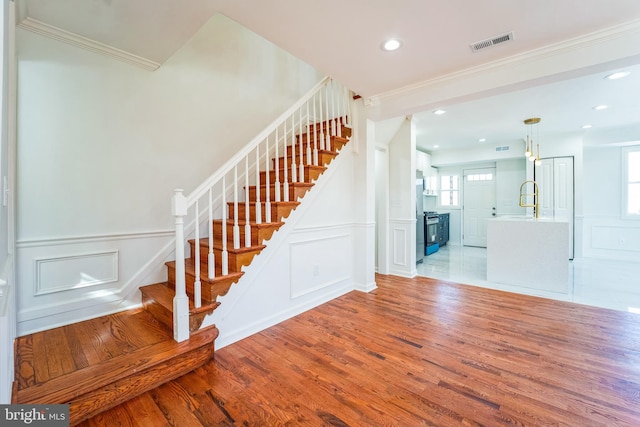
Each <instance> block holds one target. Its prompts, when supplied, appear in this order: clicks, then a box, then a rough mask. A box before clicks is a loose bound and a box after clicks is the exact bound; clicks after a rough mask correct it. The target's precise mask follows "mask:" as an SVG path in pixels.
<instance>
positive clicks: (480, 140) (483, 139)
mask: <svg viewBox="0 0 640 427" xmlns="http://www.w3.org/2000/svg"><path fill="white" fill-rule="evenodd" d="M478 142H487V138H480V139H479V140H478Z"/></svg>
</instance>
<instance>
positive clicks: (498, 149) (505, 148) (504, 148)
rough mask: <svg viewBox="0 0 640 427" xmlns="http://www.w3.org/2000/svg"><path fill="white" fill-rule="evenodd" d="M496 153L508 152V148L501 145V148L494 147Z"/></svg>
mask: <svg viewBox="0 0 640 427" xmlns="http://www.w3.org/2000/svg"><path fill="white" fill-rule="evenodd" d="M496 151H509V146H508V145H503V146H501V147H496Z"/></svg>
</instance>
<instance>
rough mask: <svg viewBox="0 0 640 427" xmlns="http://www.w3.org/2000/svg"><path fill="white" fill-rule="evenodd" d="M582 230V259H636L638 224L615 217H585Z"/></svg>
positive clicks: (639, 240)
mask: <svg viewBox="0 0 640 427" xmlns="http://www.w3.org/2000/svg"><path fill="white" fill-rule="evenodd" d="M582 230H583V233H582V247H583V256H584V257H587V258H606V259H618V260H628V261H635V260H637V259H638V255H639V253H640V224H639V223H637V222H636V221H628V220H622V219H620V218H619V217H617V216H615V217H614V216H605V215H602V216H585V217H584V218H583V221H582ZM576 234H578V233H576ZM576 243H578V242H576Z"/></svg>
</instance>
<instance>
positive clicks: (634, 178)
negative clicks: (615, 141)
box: [622, 145, 640, 219]
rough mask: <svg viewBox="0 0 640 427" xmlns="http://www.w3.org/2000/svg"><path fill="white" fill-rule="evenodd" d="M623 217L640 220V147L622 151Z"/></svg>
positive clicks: (626, 148) (636, 146)
mask: <svg viewBox="0 0 640 427" xmlns="http://www.w3.org/2000/svg"><path fill="white" fill-rule="evenodd" d="M622 169H623V180H624V181H623V186H624V188H623V189H622V203H623V206H622V209H623V215H622V216H623V217H625V218H634V219H640V146H639V145H635V146H633V147H625V148H623V149H622Z"/></svg>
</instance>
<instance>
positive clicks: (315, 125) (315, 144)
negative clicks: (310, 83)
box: [313, 96, 319, 166]
mask: <svg viewBox="0 0 640 427" xmlns="http://www.w3.org/2000/svg"><path fill="white" fill-rule="evenodd" d="M317 102H318V100H317V99H316V97H315V96H314V98H313V164H314V165H316V166H317V165H318V164H319V161H318V117H317V116H316V103H317Z"/></svg>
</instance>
